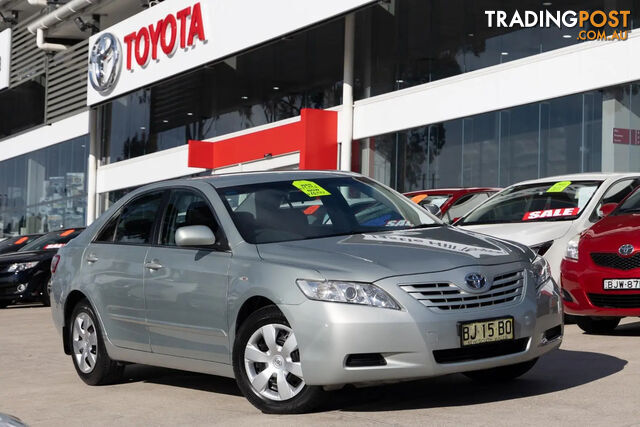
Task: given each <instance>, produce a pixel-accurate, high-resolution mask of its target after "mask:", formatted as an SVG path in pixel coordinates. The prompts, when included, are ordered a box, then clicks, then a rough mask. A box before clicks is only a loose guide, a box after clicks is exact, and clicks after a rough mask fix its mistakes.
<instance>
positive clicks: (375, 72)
mask: <svg viewBox="0 0 640 427" xmlns="http://www.w3.org/2000/svg"><path fill="white" fill-rule="evenodd" d="M548 3H549V4H546V3H543V2H541V1H539V0H520V1H518V2H507V1H504V0H429V1H424V0H393V1H384V2H378V3H376V4H375V5H374V6H371V7H368V8H365V9H363V10H361V11H359V12H357V14H356V41H355V52H356V58H355V77H356V82H355V83H356V86H355V93H354V94H355V96H356V98H357V99H362V98H368V97H371V96H375V95H379V94H383V93H387V92H391V91H396V90H399V89H404V88H407V87H411V86H415V85H419V84H423V83H428V82H433V81H436V80H440V79H444V78H447V77H451V76H455V75H458V74H462V73H467V72H470V71H474V70H479V69H482V68H486V67H489V66H492V65H497V64H501V63H505V62H509V61H513V60H516V59H521V58H525V57H528V56H532V55H536V54H539V53H541V52H548V51H550V50H554V49H558V48H561V47H565V46H570V45H572V44H576V43H580V42H581V41H582V40H580V39H579V38H578V36H579V31H580V30H591V29H593V28H592V27H591V24H590V23H587V24H586V26H585V27H583V28H580V27H577V26H576V27H574V28H557V27H556V26H551V27H550V28H546V27H540V26H535V27H530V28H521V27H518V26H514V27H511V28H506V27H497V26H495V25H494V26H493V27H490V26H489V25H488V21H487V16H486V15H485V11H487V10H501V11H505V12H506V13H507V16H508V17H511V16H512V15H513V13H514V12H515V11H516V10H518V11H519V12H520V13H521V14H522V13H523V11H525V10H532V11H540V10H549V11H550V12H552V13H557V12H558V11H561V12H564V11H567V10H591V11H594V10H604V11H606V12H609V11H611V10H630V11H631V15H630V17H629V21H628V23H627V24H628V25H627V27H623V26H622V21H621V22H620V25H619V26H618V28H617V30H618V31H622V32H624V31H625V30H631V29H632V28H636V27H638V25H639V24H640V22H639V19H638V18H639V14H640V1H638V0H581V1H578V0H558V1H553V2H548ZM612 32H613V29H609V28H607V30H606V34H607V35H608V36H609V35H611V33H612ZM623 37H624V35H623Z"/></svg>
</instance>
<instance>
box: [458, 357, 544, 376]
mask: <svg viewBox="0 0 640 427" xmlns="http://www.w3.org/2000/svg"><path fill="white" fill-rule="evenodd" d="M537 361H538V358H535V359H532V360H527V361H526V362H521V363H516V364H515V365H507V366H498V367H496V368H490V369H482V370H480V371H470V372H465V373H464V374H465V375H466V376H467V377H469V378H471V379H472V380H474V381H483V382H501V381H509V380H513V379H515V378H518V377H519V376H522V375H524V374H526V373H527V372H529V370H531V368H533V366H534V365H535V364H536V362H537Z"/></svg>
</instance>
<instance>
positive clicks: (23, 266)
mask: <svg viewBox="0 0 640 427" xmlns="http://www.w3.org/2000/svg"><path fill="white" fill-rule="evenodd" d="M36 265H38V261H33V262H17V263H15V264H11V265H10V266H9V268H7V273H17V272H19V271H24V270H28V269H30V268H33V267H35V266H36Z"/></svg>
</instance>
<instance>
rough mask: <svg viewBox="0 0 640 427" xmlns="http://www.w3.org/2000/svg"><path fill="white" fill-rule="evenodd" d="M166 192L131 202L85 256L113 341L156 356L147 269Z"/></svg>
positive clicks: (99, 308)
mask: <svg viewBox="0 0 640 427" xmlns="http://www.w3.org/2000/svg"><path fill="white" fill-rule="evenodd" d="M165 193H166V192H165V191H153V192H150V193H145V194H143V195H140V196H137V197H135V198H134V199H132V200H131V201H129V202H128V203H127V204H126V205H124V206H123V207H122V209H120V211H119V212H118V213H116V214H115V215H114V216H113V217H112V218H111V219H110V220H109V221H108V222H107V223H106V225H105V226H104V227H103V228H102V229H101V231H100V232H99V233H98V237H97V238H96V239H95V241H94V242H92V243H91V244H90V245H89V247H88V249H87V250H86V251H85V252H84V257H85V259H84V260H83V262H84V264H85V267H84V270H85V271H86V272H87V273H86V275H85V278H86V280H87V282H88V286H90V287H91V289H93V298H94V301H93V302H94V304H95V306H96V309H97V311H98V313H99V314H100V317H101V319H102V322H103V324H104V328H105V332H106V335H107V337H108V338H109V340H110V341H111V342H112V343H113V344H114V345H117V346H119V347H124V348H130V349H134V350H144V351H151V346H150V344H149V332H148V330H147V326H146V307H145V302H144V282H143V268H144V267H143V265H144V261H145V257H146V255H147V250H148V247H149V244H150V243H151V241H152V236H153V235H154V228H155V223H156V216H157V213H158V211H159V210H160V209H161V207H162V202H163V197H164V195H165Z"/></svg>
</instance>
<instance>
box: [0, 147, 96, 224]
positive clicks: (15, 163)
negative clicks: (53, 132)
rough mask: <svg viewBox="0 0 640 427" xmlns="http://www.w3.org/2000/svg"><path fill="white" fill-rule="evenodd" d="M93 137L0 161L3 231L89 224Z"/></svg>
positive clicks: (0, 197)
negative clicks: (89, 160) (88, 178)
mask: <svg viewBox="0 0 640 427" xmlns="http://www.w3.org/2000/svg"><path fill="white" fill-rule="evenodd" d="M88 153H89V137H88V135H87V136H83V137H79V138H75V139H71V140H69V141H66V142H62V143H60V144H56V145H53V146H51V147H47V148H44V149H41V150H38V151H34V152H31V153H28V154H25V155H22V156H19V157H15V158H12V159H8V160H5V161H2V162H0V236H3V235H5V236H6V235H15V234H25V233H38V232H47V231H52V230H56V229H59V228H62V227H79V226H83V225H84V224H85V221H86V218H85V209H86V204H87V199H86V182H85V181H86V179H85V177H86V167H87V156H88Z"/></svg>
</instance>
